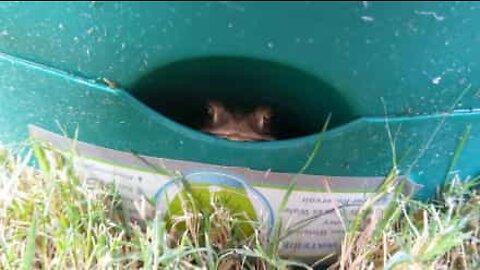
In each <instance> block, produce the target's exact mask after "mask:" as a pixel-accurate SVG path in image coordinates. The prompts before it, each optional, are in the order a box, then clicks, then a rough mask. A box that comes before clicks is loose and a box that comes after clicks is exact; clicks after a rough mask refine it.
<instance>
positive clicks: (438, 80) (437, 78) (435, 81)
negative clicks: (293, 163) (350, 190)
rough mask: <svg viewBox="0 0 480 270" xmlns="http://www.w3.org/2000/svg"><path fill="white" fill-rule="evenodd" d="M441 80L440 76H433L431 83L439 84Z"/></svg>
mask: <svg viewBox="0 0 480 270" xmlns="http://www.w3.org/2000/svg"><path fill="white" fill-rule="evenodd" d="M441 80H442V77H441V76H438V77H435V78H433V79H432V83H433V84H439V83H440V81H441Z"/></svg>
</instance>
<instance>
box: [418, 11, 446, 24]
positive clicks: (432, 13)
mask: <svg viewBox="0 0 480 270" xmlns="http://www.w3.org/2000/svg"><path fill="white" fill-rule="evenodd" d="M414 12H415V14H417V15H423V16H432V17H433V18H435V20H437V21H439V22H441V21H443V20H445V17H444V16H441V15H438V14H437V13H436V12H434V11H418V10H415V11H414Z"/></svg>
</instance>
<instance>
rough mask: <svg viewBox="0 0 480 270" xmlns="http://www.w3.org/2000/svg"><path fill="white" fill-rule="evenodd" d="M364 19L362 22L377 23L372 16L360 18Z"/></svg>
mask: <svg viewBox="0 0 480 270" xmlns="http://www.w3.org/2000/svg"><path fill="white" fill-rule="evenodd" d="M360 18H361V19H362V21H364V22H373V21H375V18H373V17H371V16H362V17H360Z"/></svg>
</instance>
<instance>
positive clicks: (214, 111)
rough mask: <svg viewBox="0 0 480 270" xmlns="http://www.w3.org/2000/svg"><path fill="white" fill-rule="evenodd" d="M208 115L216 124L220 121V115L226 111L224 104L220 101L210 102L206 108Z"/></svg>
mask: <svg viewBox="0 0 480 270" xmlns="http://www.w3.org/2000/svg"><path fill="white" fill-rule="evenodd" d="M206 109H207V113H208V115H209V116H210V117H211V119H212V121H213V122H214V123H216V122H218V121H219V120H220V115H221V114H222V112H223V111H224V109H223V104H222V103H221V102H219V101H215V100H213V101H209V102H208V103H207V106H206Z"/></svg>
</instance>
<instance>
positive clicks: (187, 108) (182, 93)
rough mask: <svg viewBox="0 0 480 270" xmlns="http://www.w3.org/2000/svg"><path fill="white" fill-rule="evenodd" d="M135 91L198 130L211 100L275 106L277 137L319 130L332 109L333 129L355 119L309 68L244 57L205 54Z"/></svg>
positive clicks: (153, 76)
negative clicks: (303, 68) (306, 70)
mask: <svg viewBox="0 0 480 270" xmlns="http://www.w3.org/2000/svg"><path fill="white" fill-rule="evenodd" d="M132 94H133V95H134V96H135V97H136V98H137V99H139V100H140V101H142V102H143V103H144V104H146V105H147V106H149V107H151V108H152V109H154V110H155V111H157V112H159V113H161V114H163V115H164V116H166V117H169V118H171V119H173V120H175V121H176V122H178V123H180V124H183V125H186V126H188V127H191V128H194V129H196V128H197V125H198V123H199V122H200V121H202V118H204V117H205V104H206V102H207V101H208V100H212V99H216V100H221V101H223V102H224V103H225V104H226V105H227V106H234V107H239V108H245V109H252V108H255V107H256V106H260V105H267V106H270V107H271V108H272V109H273V112H274V116H275V117H274V118H273V119H272V127H273V128H272V130H273V133H274V136H276V138H277V139H289V138H295V137H301V136H305V135H310V134H314V133H318V132H319V131H321V129H322V127H323V125H324V122H325V120H326V119H327V116H328V114H329V113H331V114H332V118H331V122H330V125H329V129H331V128H334V127H337V126H339V125H342V124H345V123H347V122H349V121H351V120H353V119H354V118H355V116H354V113H353V112H352V111H351V109H350V107H349V105H348V103H347V102H346V101H345V99H344V98H343V97H342V96H341V95H340V94H339V93H338V91H336V90H335V89H334V88H333V87H331V86H330V85H328V84H326V83H325V82H323V81H321V80H320V79H318V78H317V77H315V76H313V75H310V74H308V73H306V72H304V71H301V70H298V69H295V68H292V67H289V66H286V65H283V64H279V63H275V62H270V61H264V60H258V59H251V58H242V57H205V58H196V59H189V60H184V61H180V62H175V63H172V64H169V65H167V66H164V67H161V68H158V69H156V70H154V71H152V72H150V73H149V74H147V75H145V76H144V77H142V78H140V79H139V80H138V81H137V82H136V83H135V84H134V85H133V89H132Z"/></svg>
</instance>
